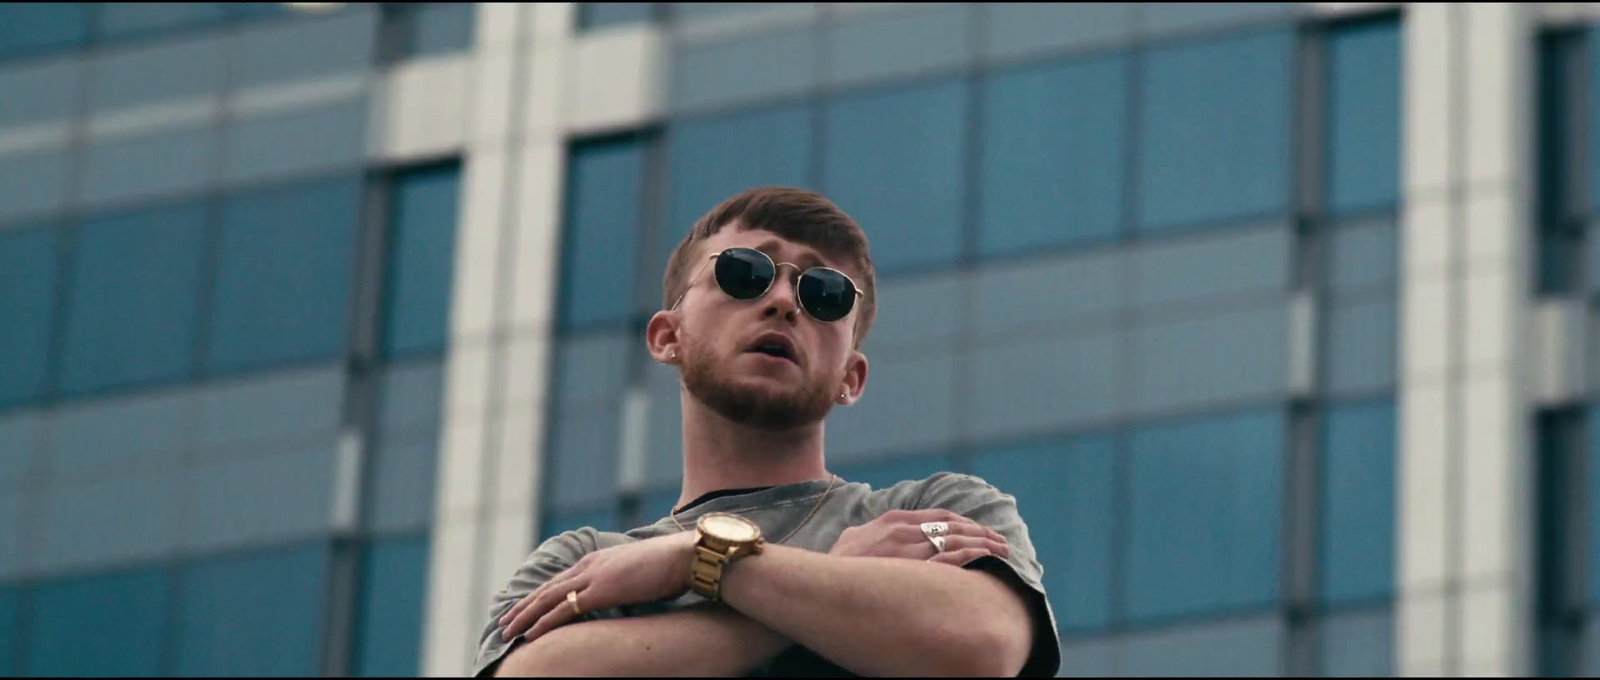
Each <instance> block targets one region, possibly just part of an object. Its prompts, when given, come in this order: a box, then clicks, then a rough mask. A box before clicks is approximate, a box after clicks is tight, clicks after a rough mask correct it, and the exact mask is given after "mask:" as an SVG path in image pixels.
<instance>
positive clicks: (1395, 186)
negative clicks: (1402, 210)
mask: <svg viewBox="0 0 1600 680" xmlns="http://www.w3.org/2000/svg"><path fill="white" fill-rule="evenodd" d="M1328 50H1329V59H1328V71H1329V73H1328V140H1327V144H1328V163H1329V168H1328V209H1329V210H1330V211H1332V212H1333V213H1335V214H1337V213H1344V212H1351V211H1357V210H1363V209H1370V208H1383V207H1388V206H1393V205H1394V203H1395V202H1396V201H1397V200H1398V199H1399V194H1400V22H1399V21H1395V20H1386V21H1382V22H1377V23H1365V24H1359V25H1356V26H1353V27H1350V28H1346V29H1341V30H1338V31H1335V32H1334V33H1333V35H1331V36H1330V37H1329V39H1328Z"/></svg>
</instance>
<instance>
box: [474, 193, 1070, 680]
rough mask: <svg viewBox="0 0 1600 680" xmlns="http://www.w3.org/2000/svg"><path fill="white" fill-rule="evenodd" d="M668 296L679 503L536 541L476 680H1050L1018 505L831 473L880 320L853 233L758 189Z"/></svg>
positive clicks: (1053, 665) (811, 201)
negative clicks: (678, 397) (838, 413)
mask: <svg viewBox="0 0 1600 680" xmlns="http://www.w3.org/2000/svg"><path fill="white" fill-rule="evenodd" d="M664 288H665V295H664V300H663V306H664V307H665V310H664V311H661V312H658V313H657V314H656V315H655V316H654V317H653V318H652V319H651V320H650V324H649V326H648V328H647V330H646V342H647V344H648V346H649V350H650V354H651V356H652V357H654V358H655V359H656V360H657V361H660V362H662V363H665V364H669V365H672V366H676V367H678V370H679V371H680V373H681V375H682V392H681V394H682V404H683V463H684V475H683V492H682V495H680V496H679V499H678V507H677V508H676V509H675V510H673V512H672V514H671V516H669V517H664V518H662V519H661V520H659V521H657V522H656V523H654V524H652V525H650V526H646V527H641V528H638V529H634V530H632V531H629V532H628V533H626V534H616V533H609V532H600V531H595V530H594V529H589V528H585V529H581V530H579V531H570V532H567V533H564V534H562V535H560V536H557V537H555V538H552V539H550V540H548V541H546V542H545V543H544V544H543V545H541V546H539V548H538V549H537V550H535V551H534V553H533V554H532V555H530V556H529V557H528V559H527V560H526V561H525V562H524V563H523V565H522V566H521V567H520V568H519V569H518V570H517V573H516V574H515V575H514V576H513V577H512V579H511V582H510V584H509V585H508V586H507V587H506V589H505V590H503V591H501V592H500V593H499V594H498V595H497V596H496V597H495V600H494V602H493V604H492V605H491V606H490V611H489V614H490V618H489V621H488V623H487V625H486V626H485V627H484V629H483V633H482V636H481V638H480V639H481V645H480V647H479V650H478V659H477V663H476V667H475V668H474V671H475V672H476V673H477V674H478V675H480V676H483V675H488V674H494V675H499V676H532V675H722V676H727V675H835V676H837V675H848V674H856V675H984V676H1015V675H1029V676H1053V675H1054V674H1055V672H1056V670H1057V668H1058V666H1059V665H1060V652H1059V649H1058V646H1057V645H1058V639H1057V637H1056V630H1055V617H1054V614H1053V612H1051V611H1050V608H1049V604H1048V602H1047V601H1046V599H1045V593H1044V588H1043V586H1042V585H1041V583H1040V579H1041V576H1042V572H1043V569H1042V568H1041V566H1040V565H1039V563H1038V561H1037V560H1036V559H1035V556H1034V550H1033V544H1032V542H1031V541H1030V540H1029V538H1028V529H1027V525H1026V524H1024V523H1023V521H1022V518H1021V517H1020V516H1018V514H1017V508H1016V502H1015V499H1013V498H1012V497H1011V496H1008V495H1005V494H1003V493H1001V492H1000V491H998V490H996V489H995V488H994V487H992V486H989V485H988V484H986V483H984V482H983V481H982V480H979V479H977V478H975V477H971V476H967V475H953V474H938V475H934V476H933V477H930V478H928V479H925V480H921V481H914V482H913V481H908V482H902V483H900V484H898V485H895V486H894V487H892V488H888V489H880V490H873V489H871V488H870V487H868V486H867V485H865V484H860V483H850V482H847V481H845V480H842V479H839V478H838V477H837V476H835V475H833V474H830V473H829V472H828V471H827V468H826V465H825V461H824V457H823V424H822V421H823V418H824V417H825V416H827V414H828V412H829V410H830V409H831V408H832V407H833V406H834V405H835V404H841V405H846V406H848V405H850V404H851V403H853V402H854V401H855V400H856V399H859V398H860V397H861V394H862V391H863V389H864V388H865V387H866V382H867V359H866V357H865V355H863V354H862V353H861V351H860V348H861V342H862V340H863V339H865V337H866V335H867V331H868V330H869V329H870V327H871V325H872V319H873V316H874V311H875V310H874V304H875V296H874V275H873V269H872V260H871V258H870V256H869V252H868V248H867V240H866V237H865V235H864V234H862V232H861V228H860V227H859V226H857V225H856V223H855V221H854V220H852V219H851V218H850V217H849V216H848V215H846V214H845V213H844V212H843V211H841V210H840V209H839V208H838V207H837V206H835V205H834V204H833V203H832V202H830V201H828V200H827V199H826V198H823V197H822V196H820V195H818V194H816V193H814V192H810V191H805V190H800V189H790V188H776V187H768V188H761V189H752V190H750V191H747V192H745V193H742V194H740V195H738V196H735V197H733V198H731V199H729V200H727V201H726V202H724V203H723V204H722V205H720V206H718V207H717V208H716V209H714V210H712V211H711V212H710V213H709V214H707V215H706V216H705V217H703V218H701V219H700V221H699V222H697V223H696V224H695V225H694V227H693V229H692V230H691V232H690V233H689V235H688V236H687V237H686V238H685V239H684V240H683V242H682V243H680V244H679V245H678V248H677V249H676V250H675V251H674V252H673V254H672V258H671V260H670V262H669V263H668V265H667V272H666V277H665V280H664Z"/></svg>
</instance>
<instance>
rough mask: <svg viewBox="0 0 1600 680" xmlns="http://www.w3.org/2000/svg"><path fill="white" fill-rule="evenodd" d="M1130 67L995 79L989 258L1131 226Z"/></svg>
mask: <svg viewBox="0 0 1600 680" xmlns="http://www.w3.org/2000/svg"><path fill="white" fill-rule="evenodd" d="M1126 71H1127V61H1126V59H1125V58H1124V57H1122V56H1121V55H1114V56H1110V57H1101V58H1096V59H1089V60H1081V61H1069V62H1066V63H1061V64H1051V65H1049V66H1045V67H1040V68H1030V69H1027V70H1024V71H1013V72H1008V73H1001V74H998V75H995V76H993V78H992V79H991V80H990V81H989V82H988V83H987V84H986V86H985V88H984V93H983V152H982V153H983V161H982V173H983V174H982V177H983V179H982V183H983V185H982V187H980V192H981V197H980V200H979V205H980V206H981V207H980V214H979V226H980V231H979V236H978V240H979V247H980V248H981V250H982V252H983V254H984V255H1001V254H1009V253H1025V252H1030V251H1032V250H1034V249H1036V248H1040V247H1048V246H1056V245H1068V244H1078V243H1085V242H1090V241H1094V240H1098V239H1105V238H1108V237H1111V236H1113V235H1115V234H1116V233H1117V232H1119V231H1120V230H1121V228H1122V203H1123V201H1122V187H1123V182H1124V178H1123V172H1122V170H1123V153H1122V151H1123V147H1124V135H1125V131H1124V127H1123V121H1124V119H1125V118H1126V115H1127V107H1126V102H1127V98H1128V97H1127V94H1128V86H1127V76H1126Z"/></svg>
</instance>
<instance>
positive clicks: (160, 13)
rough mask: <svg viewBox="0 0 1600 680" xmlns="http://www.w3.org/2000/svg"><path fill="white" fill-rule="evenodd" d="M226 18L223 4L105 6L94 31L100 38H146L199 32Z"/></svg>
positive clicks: (131, 4) (123, 4) (112, 4)
mask: <svg viewBox="0 0 1600 680" xmlns="http://www.w3.org/2000/svg"><path fill="white" fill-rule="evenodd" d="M227 18H228V12H227V7H226V6H225V4H224V3H220V2H190V3H183V2H103V3H100V20H99V21H98V22H96V24H97V25H96V27H95V28H96V33H97V34H98V35H99V36H100V37H101V38H106V39H115V38H124V37H141V38H143V37H151V36H153V35H154V34H156V33H172V32H177V31H183V30H194V29H200V28H204V27H206V26H210V25H213V24H217V23H221V22H223V21H226V20H227Z"/></svg>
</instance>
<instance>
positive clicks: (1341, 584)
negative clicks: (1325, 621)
mask: <svg viewBox="0 0 1600 680" xmlns="http://www.w3.org/2000/svg"><path fill="white" fill-rule="evenodd" d="M1395 436H1396V435H1395V414H1394V402H1393V401H1391V400H1388V399H1385V400H1383V401H1376V402H1366V403H1360V404H1347V405H1340V406H1334V407H1331V408H1329V409H1328V413H1327V418H1326V420H1325V421H1324V422H1323V428H1322V474H1321V475H1320V477H1321V479H1322V485H1323V486H1322V491H1321V497H1322V510H1321V512H1320V515H1321V517H1322V527H1323V535H1322V547H1321V550H1320V551H1319V552H1320V554H1321V558H1322V559H1321V564H1320V565H1319V573H1320V576H1321V591H1322V593H1321V595H1322V600H1323V602H1324V603H1327V604H1337V603H1342V602H1349V601H1354V600H1363V599H1372V598H1379V597H1387V596H1389V594H1390V593H1391V591H1392V590H1393V589H1394V570H1395V560H1394V525H1395V519H1394V474H1395V473H1394V466H1395V463H1394V450H1395Z"/></svg>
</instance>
